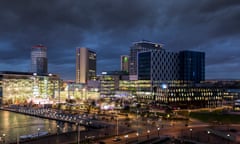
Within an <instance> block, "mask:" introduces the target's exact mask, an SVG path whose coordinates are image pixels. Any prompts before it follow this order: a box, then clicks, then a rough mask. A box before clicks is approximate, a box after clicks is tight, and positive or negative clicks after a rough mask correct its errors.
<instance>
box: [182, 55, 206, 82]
mask: <svg viewBox="0 0 240 144" xmlns="http://www.w3.org/2000/svg"><path fill="white" fill-rule="evenodd" d="M179 61H180V78H179V79H180V80H183V81H193V82H195V83H200V82H201V81H204V80H205V53H204V52H196V51H180V52H179Z"/></svg>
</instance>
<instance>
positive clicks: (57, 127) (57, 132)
mask: <svg viewBox="0 0 240 144" xmlns="http://www.w3.org/2000/svg"><path fill="white" fill-rule="evenodd" d="M58 134H59V125H57V135H58Z"/></svg>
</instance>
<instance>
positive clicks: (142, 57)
mask: <svg viewBox="0 0 240 144" xmlns="http://www.w3.org/2000/svg"><path fill="white" fill-rule="evenodd" d="M138 80H151V52H144V53H139V54H138Z"/></svg>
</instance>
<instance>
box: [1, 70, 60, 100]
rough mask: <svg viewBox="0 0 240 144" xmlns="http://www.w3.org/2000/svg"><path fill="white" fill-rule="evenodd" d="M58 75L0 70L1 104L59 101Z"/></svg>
mask: <svg viewBox="0 0 240 144" xmlns="http://www.w3.org/2000/svg"><path fill="white" fill-rule="evenodd" d="M60 83H61V80H60V78H59V76H58V75H55V74H45V75H43V74H42V75H39V74H37V73H31V72H10V71H2V72H0V104H27V103H35V104H44V103H50V102H59V99H60V97H59V96H60Z"/></svg>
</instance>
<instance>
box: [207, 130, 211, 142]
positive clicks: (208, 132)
mask: <svg viewBox="0 0 240 144" xmlns="http://www.w3.org/2000/svg"><path fill="white" fill-rule="evenodd" d="M210 133H211V132H210V131H207V134H208V142H209V135H210Z"/></svg>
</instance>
